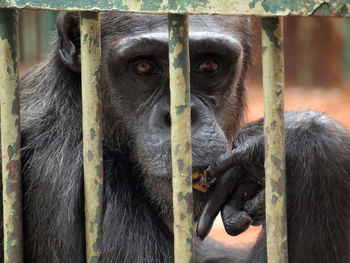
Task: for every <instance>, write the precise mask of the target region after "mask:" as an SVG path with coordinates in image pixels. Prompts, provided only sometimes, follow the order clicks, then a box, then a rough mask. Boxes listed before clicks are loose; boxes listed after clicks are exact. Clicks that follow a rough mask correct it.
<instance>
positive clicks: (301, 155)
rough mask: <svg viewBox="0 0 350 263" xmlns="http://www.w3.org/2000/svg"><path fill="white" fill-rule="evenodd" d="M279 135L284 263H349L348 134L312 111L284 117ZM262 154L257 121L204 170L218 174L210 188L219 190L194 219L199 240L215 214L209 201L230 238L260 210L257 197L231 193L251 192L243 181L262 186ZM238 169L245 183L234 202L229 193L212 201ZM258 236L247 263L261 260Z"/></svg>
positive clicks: (263, 256)
mask: <svg viewBox="0 0 350 263" xmlns="http://www.w3.org/2000/svg"><path fill="white" fill-rule="evenodd" d="M285 133H286V174H287V214H288V252H289V262H298V263H300V262H318V263H319V262H324V263H331V262H337V263H345V262H349V260H350V252H349V251H350V250H349V248H350V221H349V216H350V202H349V201H348V200H349V199H350V136H349V133H348V132H347V131H346V130H345V129H344V128H343V127H342V126H341V125H340V124H339V123H338V122H336V121H334V120H332V119H330V118H329V117H327V116H325V115H324V114H320V113H316V112H312V111H304V112H289V113H286V114H285ZM263 155H264V140H263V121H262V120H260V121H257V122H254V123H251V124H249V125H248V126H246V127H245V128H244V129H243V130H242V132H241V133H240V134H239V135H238V137H237V138H236V140H235V142H234V149H233V151H232V152H231V153H229V154H226V155H225V156H223V157H222V158H221V159H220V160H218V161H217V163H216V164H214V165H212V167H211V168H210V169H209V171H208V173H209V175H210V176H216V175H217V174H219V173H223V172H224V174H223V176H220V178H218V179H217V182H216V186H214V188H215V187H216V188H220V189H217V190H215V189H214V190H213V195H212V196H211V200H209V202H208V204H207V206H206V208H205V209H204V212H203V214H202V216H201V218H200V221H199V223H198V228H197V233H198V235H199V236H201V237H202V238H203V237H204V236H205V235H206V234H207V232H208V230H209V229H210V227H211V223H212V217H213V215H214V214H215V213H216V212H218V211H217V207H218V205H214V203H217V202H219V203H221V206H220V208H219V210H220V209H222V212H224V211H225V210H226V215H225V213H223V214H224V216H223V222H224V225H225V227H226V230H228V232H229V233H230V232H232V233H233V234H238V233H241V232H243V231H244V230H245V229H246V227H247V226H248V225H249V224H250V223H251V221H252V220H254V217H255V216H256V215H255V214H254V213H255V212H256V211H260V212H261V210H262V209H261V208H263V204H264V202H262V201H261V200H263V198H261V196H263V195H261V194H259V195H257V197H254V198H253V199H252V200H251V201H248V202H246V203H245V204H243V203H244V202H245V200H244V198H247V196H242V195H240V194H239V193H238V194H237V191H238V192H246V191H245V189H247V190H249V189H251V188H252V186H251V184H247V183H246V182H247V180H248V181H250V182H252V184H253V185H254V184H255V185H256V189H258V188H259V185H260V184H261V183H263V182H262V181H263V176H264V172H263V159H264V157H263ZM231 167H234V169H233V168H231ZM229 168H230V169H229ZM230 170H231V173H230V172H229V171H230ZM242 171H244V172H245V174H246V176H243V178H241V179H240V182H245V184H242V183H240V182H239V183H238V186H237V187H236V189H235V190H234V191H233V196H235V198H232V195H231V197H227V196H219V197H217V196H216V195H217V193H219V192H221V193H222V192H225V189H229V188H232V186H230V183H229V182H230V179H232V178H235V177H237V176H240V175H239V174H242ZM236 180H237V179H236ZM242 185H243V186H242ZM247 193H248V195H250V193H249V191H248V192H247ZM237 203H238V204H240V206H237ZM223 204H225V205H224V206H223ZM232 204H233V205H232ZM244 208H245V209H244ZM244 210H245V211H244ZM227 211H228V212H227ZM254 211H255V212H254ZM247 214H248V215H249V216H250V217H249V216H247ZM232 229H233V230H234V231H232ZM264 232H265V231H263V233H262V236H261V237H260V238H259V241H258V242H257V244H256V245H255V247H254V249H253V251H252V253H251V256H250V259H249V260H248V262H254V263H257V262H266V244H265V242H266V241H265V233H264Z"/></svg>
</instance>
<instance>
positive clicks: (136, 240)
mask: <svg viewBox="0 0 350 263" xmlns="http://www.w3.org/2000/svg"><path fill="white" fill-rule="evenodd" d="M249 24H250V20H249V18H247V17H221V16H207V15H201V16H195V15H193V16H190V60H191V73H190V74H191V107H192V150H193V170H194V171H196V170H204V169H208V174H210V175H212V176H215V177H217V178H216V179H215V180H212V181H211V182H210V183H211V187H210V189H209V190H208V191H207V192H206V193H202V192H199V191H197V190H194V201H195V205H194V215H195V220H196V221H197V222H198V225H197V235H198V237H199V239H204V240H203V241H198V242H197V241H196V245H195V261H196V262H197V263H208V262H254V263H259V262H266V261H267V260H266V246H265V243H266V242H265V234H264V231H262V234H261V236H260V238H259V240H258V241H257V243H256V244H255V245H254V247H252V248H250V247H247V248H228V247H223V246H222V245H220V244H218V243H215V242H214V241H213V240H210V239H209V238H205V237H206V235H207V234H208V232H209V230H210V228H211V225H212V222H213V220H214V218H215V216H216V214H217V213H218V212H219V211H220V210H222V217H223V222H224V225H225V228H226V230H227V232H228V233H229V234H231V235H237V234H239V233H241V232H243V231H245V229H246V228H247V227H248V226H249V225H250V224H261V223H262V222H264V190H263V189H264V187H263V185H264V171H263V162H264V157H263V153H264V138H263V128H262V123H263V121H262V120H259V121H256V122H254V123H251V124H248V125H247V126H245V127H243V128H241V126H242V115H243V111H244V109H245V76H246V72H247V68H248V66H249V64H250V62H251V57H252V54H251V52H252V51H251V50H252V33H251V31H250V29H249ZM79 34H80V32H79V16H78V13H69V12H68V13H67V12H64V13H61V14H60V15H59V17H58V20H57V37H56V38H55V41H54V48H53V50H52V52H51V54H50V55H49V56H48V58H47V59H45V60H44V61H43V62H42V63H40V64H38V65H37V66H35V67H34V68H33V69H32V70H31V71H30V72H29V73H28V74H26V75H25V76H24V77H23V79H22V80H21V82H20V87H21V114H22V123H21V125H22V145H23V148H22V158H23V159H22V165H23V191H24V201H23V202H24V240H25V242H24V248H25V262H36V263H47V262H74V263H79V262H84V261H85V256H84V252H85V251H84V244H85V237H84V208H83V178H82V176H83V175H82V165H83V161H82V129H81V94H80V93H81V80H80V78H81V76H80V35H79ZM101 34H102V69H101V72H102V73H101V76H102V86H103V102H104V127H103V128H104V176H105V177H104V219H103V237H102V238H103V246H102V255H101V259H100V262H118V263H119V262H128V263H129V262H133V263H141V262H159V263H164V262H173V235H172V198H171V197H172V194H171V193H172V186H171V155H170V127H171V120H170V116H169V76H168V24H167V16H166V15H144V14H129V13H116V12H107V13H101ZM285 119H286V128H285V132H286V166H287V179H288V182H287V197H288V201H287V203H288V237H289V243H288V246H289V259H290V262H298V263H300V262H308V263H310V262H317V263H320V262H327V263H330V262H332V263H333V262H337V263H345V262H349V260H350V249H349V248H350V220H349V218H350V202H349V200H350V137H349V134H348V132H347V131H346V130H345V129H344V128H343V127H342V126H341V125H340V124H339V123H338V122H336V121H334V120H332V119H330V118H329V117H327V116H326V115H324V114H320V113H316V112H312V111H306V112H290V113H286V114H285ZM208 167H209V168H208ZM218 175H219V176H218ZM202 212H203V213H202Z"/></svg>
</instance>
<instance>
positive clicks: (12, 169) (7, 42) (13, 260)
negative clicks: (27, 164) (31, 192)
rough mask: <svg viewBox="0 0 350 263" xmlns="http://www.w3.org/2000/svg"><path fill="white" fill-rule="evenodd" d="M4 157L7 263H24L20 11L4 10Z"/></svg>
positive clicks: (0, 66) (0, 50) (0, 64)
mask: <svg viewBox="0 0 350 263" xmlns="http://www.w3.org/2000/svg"><path fill="white" fill-rule="evenodd" d="M0 21H1V22H0V95H1V146H2V147H1V156H2V194H3V226H4V262H6V263H17V262H23V226H22V192H21V190H22V178H21V161H20V149H21V137H20V116H19V88H18V57H17V11H16V10H12V9H8V10H5V9H0Z"/></svg>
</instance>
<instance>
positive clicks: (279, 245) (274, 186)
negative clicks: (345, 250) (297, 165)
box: [262, 17, 288, 263]
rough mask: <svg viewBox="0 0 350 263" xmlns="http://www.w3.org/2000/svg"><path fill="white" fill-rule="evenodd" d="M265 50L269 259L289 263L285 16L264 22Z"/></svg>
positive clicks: (274, 261) (273, 261) (269, 260)
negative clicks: (284, 57) (284, 58)
mask: <svg viewBox="0 0 350 263" xmlns="http://www.w3.org/2000/svg"><path fill="white" fill-rule="evenodd" d="M262 50H263V52H262V56H263V86H264V134H265V174H266V188H265V190H266V240H267V259H268V262H269V263H287V262H288V242H287V208H286V191H285V190H286V170H285V138H284V60H283V18H282V17H279V18H276V17H274V18H263V19H262Z"/></svg>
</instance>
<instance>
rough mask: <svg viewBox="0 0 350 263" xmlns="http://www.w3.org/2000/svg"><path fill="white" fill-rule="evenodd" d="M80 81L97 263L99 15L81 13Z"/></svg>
mask: <svg viewBox="0 0 350 263" xmlns="http://www.w3.org/2000/svg"><path fill="white" fill-rule="evenodd" d="M80 30H81V31H80V32H81V81H82V108H83V145H84V193H85V236H86V260H87V262H88V263H97V262H98V259H99V256H100V253H101V242H102V240H101V233H102V215H103V159H102V157H103V156H102V155H103V154H102V148H103V141H102V101H101V83H100V81H101V80H100V62H101V33H100V19H99V13H97V12H82V13H81V16H80Z"/></svg>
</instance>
